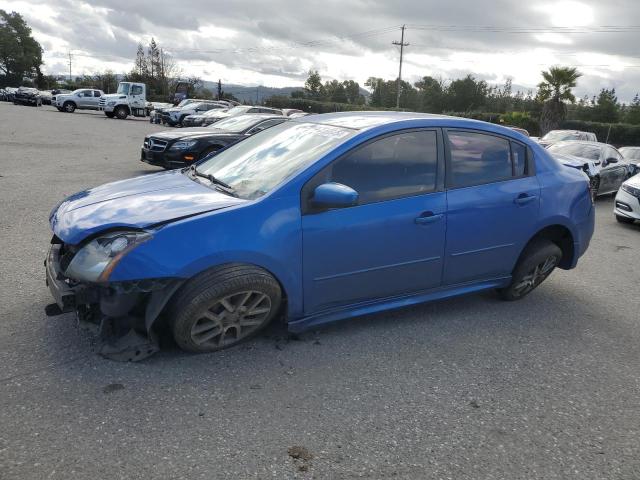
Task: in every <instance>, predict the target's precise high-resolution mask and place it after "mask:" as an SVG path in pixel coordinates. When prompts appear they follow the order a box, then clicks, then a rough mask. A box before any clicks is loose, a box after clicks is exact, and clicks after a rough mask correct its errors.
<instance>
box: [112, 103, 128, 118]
mask: <svg viewBox="0 0 640 480" xmlns="http://www.w3.org/2000/svg"><path fill="white" fill-rule="evenodd" d="M113 114H114V115H115V116H116V117H117V118H119V119H120V120H124V119H125V118H127V117H128V116H129V112H128V111H127V107H123V106H120V107H117V108H116V109H115V110H114V111H113Z"/></svg>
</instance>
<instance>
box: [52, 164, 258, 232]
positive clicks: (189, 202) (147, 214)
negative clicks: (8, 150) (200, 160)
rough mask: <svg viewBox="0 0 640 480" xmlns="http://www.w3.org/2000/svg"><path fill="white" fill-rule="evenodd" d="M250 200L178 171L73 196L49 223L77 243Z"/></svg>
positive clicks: (120, 182)
mask: <svg viewBox="0 0 640 480" xmlns="http://www.w3.org/2000/svg"><path fill="white" fill-rule="evenodd" d="M245 201H246V200H242V199H239V198H235V197H231V196H229V195H225V194H223V193H221V192H219V191H217V190H213V189H211V188H209V187H207V186H204V185H203V184H201V183H199V182H197V181H194V180H192V179H191V178H189V177H188V176H187V175H184V174H182V172H181V171H179V170H174V171H171V172H161V173H155V174H150V175H144V176H141V177H136V178H131V179H128V180H121V181H118V182H113V183H107V184H105V185H101V186H99V187H96V188H92V189H89V190H85V191H82V192H79V193H76V194H74V195H71V196H70V197H68V198H66V199H65V200H64V201H62V202H61V203H60V204H59V205H58V206H57V207H56V208H54V209H53V210H52V212H51V215H50V216H49V223H50V225H51V229H52V230H53V233H54V234H55V235H56V236H57V237H58V238H60V239H61V240H62V241H63V242H65V243H70V244H73V245H75V244H78V243H79V242H81V241H82V240H83V239H85V238H87V237H89V236H91V235H93V234H95V233H97V232H100V231H103V230H107V229H114V228H145V227H149V226H151V225H155V224H158V223H164V222H168V221H172V220H177V219H180V218H183V217H187V216H191V215H197V214H200V213H205V212H210V211H213V210H218V209H221V208H226V207H230V206H232V205H237V204H239V203H243V202H245Z"/></svg>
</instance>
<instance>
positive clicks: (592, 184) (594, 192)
mask: <svg viewBox="0 0 640 480" xmlns="http://www.w3.org/2000/svg"><path fill="white" fill-rule="evenodd" d="M599 189H600V177H591V178H590V179H589V192H590V193H591V201H593V202H595V201H596V197H597V196H598V190H599Z"/></svg>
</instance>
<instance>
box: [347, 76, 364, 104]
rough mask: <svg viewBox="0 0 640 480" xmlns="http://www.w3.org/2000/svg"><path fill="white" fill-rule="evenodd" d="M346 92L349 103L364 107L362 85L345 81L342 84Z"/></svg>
mask: <svg viewBox="0 0 640 480" xmlns="http://www.w3.org/2000/svg"><path fill="white" fill-rule="evenodd" d="M342 86H343V87H344V92H345V94H346V96H347V102H348V103H352V104H354V105H363V104H364V96H363V95H362V94H361V93H360V84H359V83H358V82H354V81H353V80H345V81H344V82H342Z"/></svg>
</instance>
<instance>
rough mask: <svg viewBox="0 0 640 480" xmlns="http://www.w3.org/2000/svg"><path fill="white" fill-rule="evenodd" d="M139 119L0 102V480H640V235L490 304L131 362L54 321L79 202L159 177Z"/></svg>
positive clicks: (604, 243)
mask: <svg viewBox="0 0 640 480" xmlns="http://www.w3.org/2000/svg"><path fill="white" fill-rule="evenodd" d="M162 128H163V127H158V126H157V125H155V126H154V125H150V124H149V123H148V122H146V121H144V120H142V119H129V120H124V121H120V120H115V119H107V118H106V117H104V116H103V115H102V114H100V113H98V112H76V113H74V114H65V113H59V112H57V111H56V110H55V109H53V108H51V107H47V106H45V107H42V108H29V107H19V106H14V105H11V104H8V103H0V247H1V248H0V322H1V323H0V325H1V328H0V478H2V479H14V478H16V479H17V478H20V479H23V478H25V479H36V478H37V479H65V480H66V479H87V478H123V479H133V478H149V479H150V478H158V479H168V478H171V479H178V478H185V479H187V478H188V479H213V478H278V479H282V478H359V477H365V478H438V479H440V478H442V479H449V478H450V479H467V478H468V479H533V478H544V479H568V478H571V479H574V478H575V479H581V480H584V479H638V478H640V348H639V343H640V225H633V226H628V225H620V224H618V223H617V222H616V221H615V218H614V217H613V214H612V204H613V199H612V197H610V196H609V197H604V198H601V199H598V201H597V205H596V210H597V211H596V231H595V235H594V238H593V240H592V242H591V247H590V249H589V250H588V252H587V254H586V255H585V256H584V257H583V258H582V260H581V261H580V263H579V266H578V268H577V269H575V270H573V271H562V270H559V271H556V272H555V273H554V274H553V275H552V276H551V278H550V279H549V280H547V281H546V282H545V283H544V284H543V285H542V286H541V287H540V288H539V289H538V290H536V291H535V292H534V293H532V294H531V295H530V296H528V297H526V298H525V299H524V300H522V301H519V302H511V303H509V302H502V301H500V300H498V298H497V296H496V295H495V294H493V293H492V292H487V293H483V294H480V295H474V296H468V297H462V298H456V299H452V300H448V301H442V302H438V303H434V304H428V305H423V306H418V307H414V308H409V309H405V310H400V311H394V312H388V313H383V314H378V315H373V316H368V317H363V318H360V319H356V320H352V321H348V322H342V323H339V324H336V325H334V326H330V327H327V328H323V329H321V330H319V331H315V332H307V333H305V334H303V335H301V336H299V337H291V336H288V335H287V334H286V332H285V330H284V329H283V328H282V327H278V326H273V327H272V328H270V329H269V330H268V331H267V332H266V333H265V334H264V335H262V336H261V337H259V338H257V339H255V340H252V341H250V342H248V343H246V344H244V345H243V346H241V347H237V348H234V349H230V350H226V351H224V352H222V353H215V354H209V355H190V354H186V353H183V352H181V351H179V350H178V349H177V348H176V347H172V346H171V345H169V346H167V347H166V348H165V349H164V350H163V351H161V352H160V353H159V354H157V355H155V356H154V357H152V358H150V359H148V360H146V361H144V362H141V363H137V364H124V363H116V362H113V361H109V360H105V359H102V358H100V357H98V356H96V355H95V354H94V353H92V351H91V344H90V339H89V338H88V337H87V336H86V335H85V334H84V333H82V332H79V331H78V330H77V329H76V327H75V324H74V318H73V316H72V315H69V314H67V315H62V316H59V317H52V318H47V317H46V316H45V315H44V307H45V305H47V304H48V303H51V301H52V300H51V298H50V294H49V292H48V290H47V288H46V286H45V283H44V269H43V259H44V257H45V253H46V251H47V248H48V244H49V240H50V238H51V233H50V230H49V226H48V223H47V218H48V214H49V212H50V210H51V208H52V207H53V206H54V205H56V204H57V203H58V202H59V201H60V200H62V199H63V198H64V197H65V196H66V195H69V194H72V193H74V192H76V191H79V190H82V189H85V188H87V187H90V186H95V185H99V184H101V183H104V182H108V181H112V180H118V179H122V178H128V177H132V176H135V175H145V174H149V173H152V172H154V171H157V170H158V169H156V168H154V167H150V166H148V165H145V164H143V163H141V162H140V161H139V155H140V151H139V149H140V145H141V143H142V138H143V136H144V135H145V134H146V133H149V132H152V131H156V130H159V129H162Z"/></svg>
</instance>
